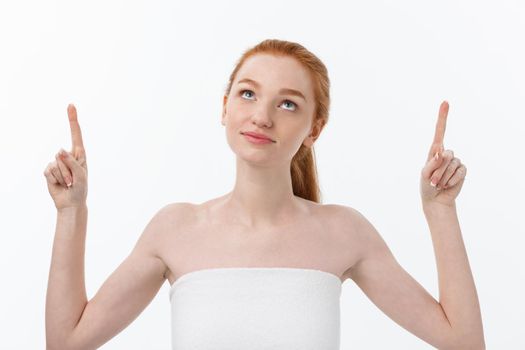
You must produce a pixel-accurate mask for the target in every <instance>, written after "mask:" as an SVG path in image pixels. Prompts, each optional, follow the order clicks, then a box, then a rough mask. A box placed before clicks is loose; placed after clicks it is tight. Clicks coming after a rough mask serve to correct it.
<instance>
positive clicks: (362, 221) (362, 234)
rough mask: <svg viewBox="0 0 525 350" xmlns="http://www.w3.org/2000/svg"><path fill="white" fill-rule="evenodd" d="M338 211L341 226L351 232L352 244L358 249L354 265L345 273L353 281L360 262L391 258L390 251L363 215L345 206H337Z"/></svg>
mask: <svg viewBox="0 0 525 350" xmlns="http://www.w3.org/2000/svg"><path fill="white" fill-rule="evenodd" d="M338 210H339V213H340V215H339V219H340V220H342V221H341V225H343V226H346V225H347V227H348V231H351V235H352V238H353V240H354V243H355V244H356V245H357V246H358V247H359V249H358V252H359V253H358V257H357V259H356V261H355V264H353V265H352V266H351V268H350V269H349V270H348V271H347V275H348V277H350V278H351V279H354V277H355V274H356V273H357V272H358V271H359V270H360V266H361V264H362V262H363V261H365V260H367V259H368V260H370V259H376V258H382V257H390V256H392V251H391V250H390V248H389V247H388V245H387V243H386V241H385V240H384V239H383V237H382V236H381V234H380V233H379V232H378V230H377V229H376V227H375V226H374V225H373V224H372V223H371V222H370V220H368V219H367V218H366V217H365V215H364V214H363V213H361V212H360V211H359V210H357V209H355V208H351V207H347V206H339V208H338ZM349 234H350V233H349Z"/></svg>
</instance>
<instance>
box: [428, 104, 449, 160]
mask: <svg viewBox="0 0 525 350" xmlns="http://www.w3.org/2000/svg"><path fill="white" fill-rule="evenodd" d="M448 108H449V105H448V102H447V101H443V102H442V103H441V105H440V106H439V115H438V120H437V123H436V131H435V132H434V140H433V141H432V145H431V146H430V152H429V157H433V156H434V154H435V153H436V152H439V151H441V150H442V149H443V148H444V145H443V141H444V139H445V129H446V127H447V116H448ZM429 159H430V158H429Z"/></svg>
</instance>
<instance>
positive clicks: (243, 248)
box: [159, 208, 358, 284]
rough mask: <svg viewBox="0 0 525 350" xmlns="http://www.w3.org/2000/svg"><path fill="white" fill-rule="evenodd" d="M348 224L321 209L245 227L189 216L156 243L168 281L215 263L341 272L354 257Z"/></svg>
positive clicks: (337, 274)
mask: <svg viewBox="0 0 525 350" xmlns="http://www.w3.org/2000/svg"><path fill="white" fill-rule="evenodd" d="M350 229H351V228H349V227H342V226H341V224H340V221H339V220H337V217H336V216H335V215H334V213H331V212H329V211H328V208H327V210H325V211H319V212H317V213H316V214H315V215H313V216H310V217H304V218H301V219H298V220H294V221H292V222H289V223H286V224H285V225H281V226H278V227H277V226H276V227H269V228H267V229H257V230H254V229H249V228H246V227H242V226H240V225H236V224H232V223H228V222H224V221H220V220H188V221H187V222H186V223H185V224H184V225H183V227H177V228H176V233H175V229H174V228H173V232H174V233H173V234H170V233H169V232H167V234H166V235H164V237H163V239H162V242H161V244H160V246H159V254H160V256H161V258H162V260H163V261H164V262H165V264H166V266H167V268H168V272H167V275H166V276H167V278H168V280H169V282H170V284H173V282H174V281H175V280H176V279H178V278H179V277H180V276H182V275H184V274H186V273H189V272H193V271H197V270H202V269H208V268H218V267H295V268H309V269H317V270H322V271H326V272H330V273H332V274H335V275H336V276H339V277H340V279H341V281H344V280H345V279H346V276H345V272H346V271H347V269H348V268H349V267H350V266H352V265H353V263H354V262H355V261H356V258H357V256H358V254H357V248H358V247H356V245H355V244H354V240H353V239H352V237H353V236H354V235H353V234H352V232H351V231H348V230H350Z"/></svg>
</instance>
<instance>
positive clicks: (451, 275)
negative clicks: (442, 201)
mask: <svg viewBox="0 0 525 350" xmlns="http://www.w3.org/2000/svg"><path fill="white" fill-rule="evenodd" d="M423 209H424V213H425V217H426V219H427V223H428V225H429V228H430V232H431V236H432V244H433V246H434V253H435V256H436V264H437V272H438V283H439V303H440V304H441V306H442V308H443V310H444V312H445V314H446V316H447V318H448V320H449V322H450V324H451V327H452V329H453V332H454V333H455V334H456V335H457V336H458V340H459V341H460V342H461V344H463V345H464V346H467V345H472V346H475V348H476V349H484V348H485V343H484V334H483V325H482V320H481V310H480V305H479V300H478V295H477V291H476V286H475V283H474V278H473V276H472V272H471V269H470V265H469V261H468V257H467V252H466V249H465V245H464V242H463V237H462V234H461V229H460V226H459V221H458V216H457V211H456V207H455V206H452V207H446V206H442V205H427V206H425V205H424V206H423ZM469 349H470V347H469Z"/></svg>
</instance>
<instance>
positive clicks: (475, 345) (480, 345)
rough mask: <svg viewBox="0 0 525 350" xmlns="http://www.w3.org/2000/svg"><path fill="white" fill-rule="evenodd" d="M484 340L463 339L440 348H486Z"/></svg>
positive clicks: (460, 349)
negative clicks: (469, 340)
mask: <svg viewBox="0 0 525 350" xmlns="http://www.w3.org/2000/svg"><path fill="white" fill-rule="evenodd" d="M486 349H487V348H486V346H485V340H484V339H481V340H479V341H476V342H472V341H471V342H467V341H465V340H462V341H459V342H455V343H454V344H453V345H451V346H447V347H445V348H443V349H442V350H486Z"/></svg>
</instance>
